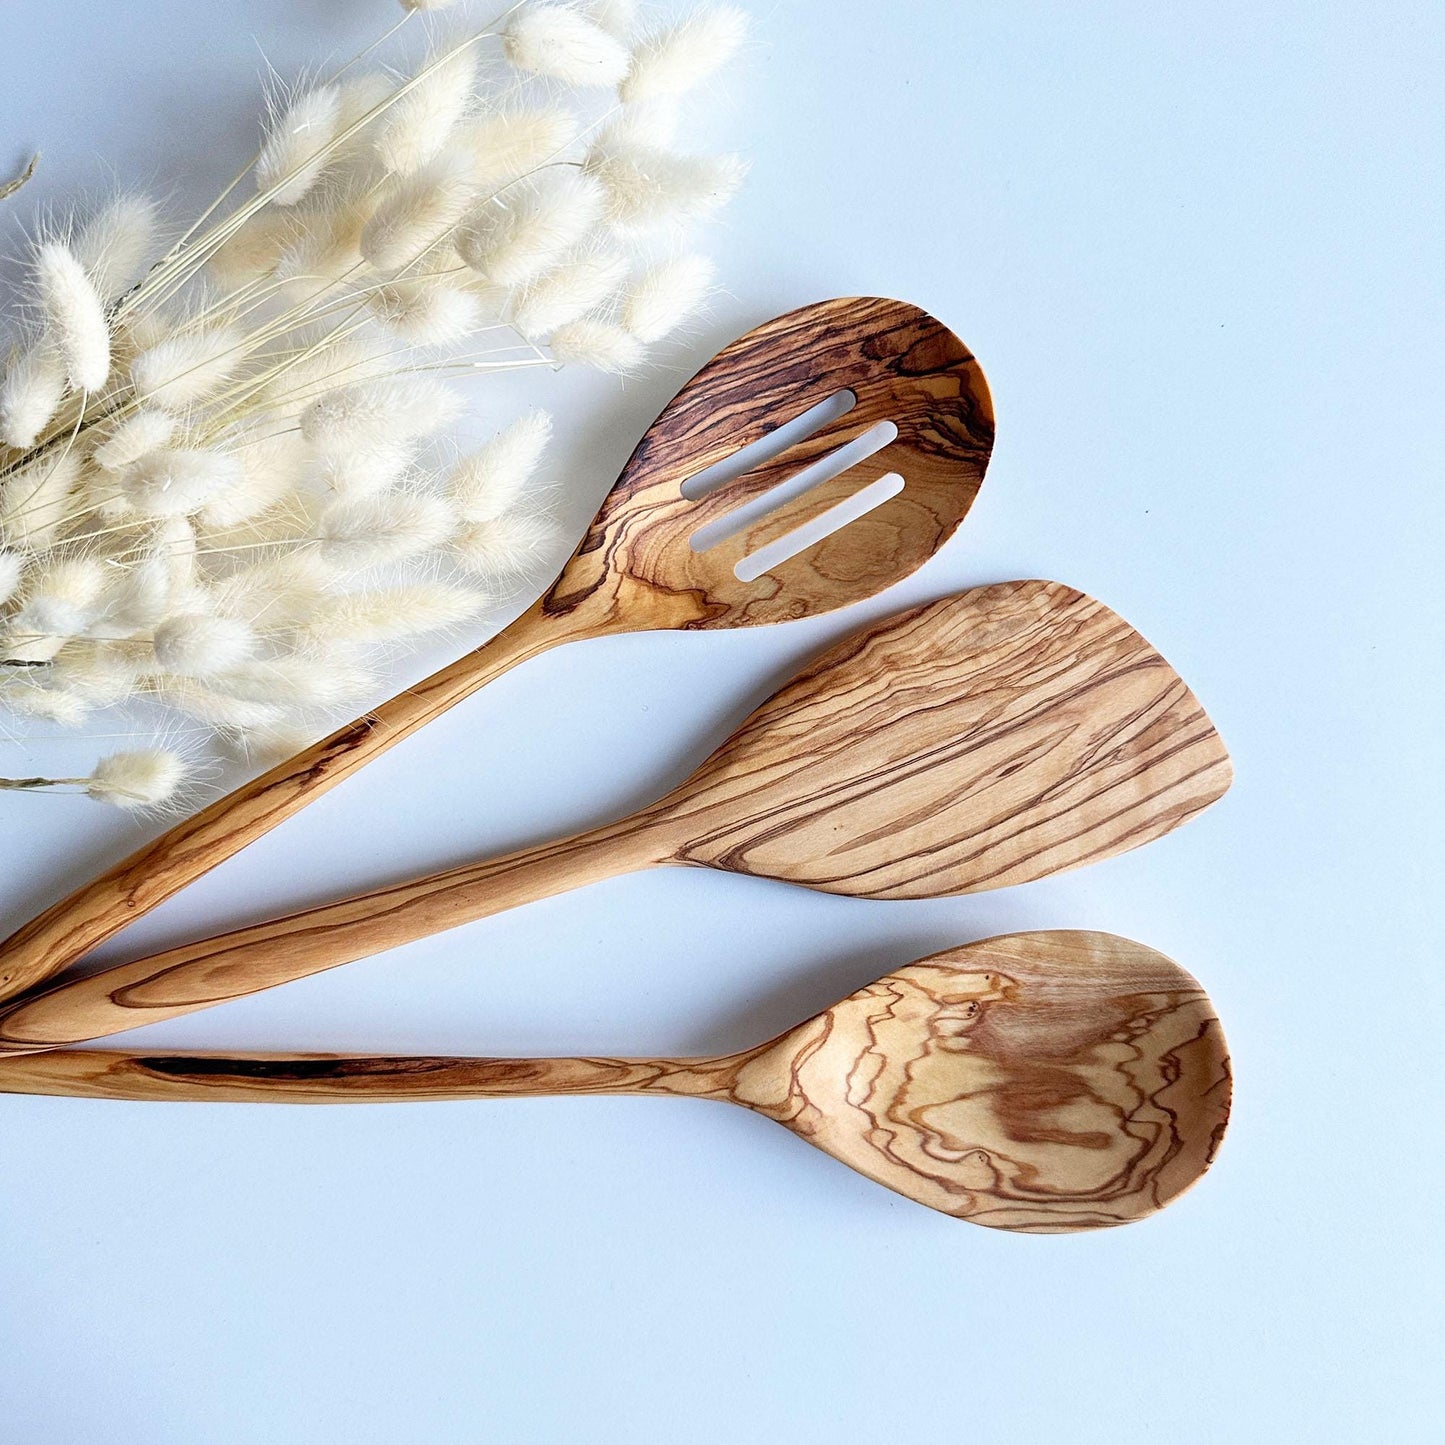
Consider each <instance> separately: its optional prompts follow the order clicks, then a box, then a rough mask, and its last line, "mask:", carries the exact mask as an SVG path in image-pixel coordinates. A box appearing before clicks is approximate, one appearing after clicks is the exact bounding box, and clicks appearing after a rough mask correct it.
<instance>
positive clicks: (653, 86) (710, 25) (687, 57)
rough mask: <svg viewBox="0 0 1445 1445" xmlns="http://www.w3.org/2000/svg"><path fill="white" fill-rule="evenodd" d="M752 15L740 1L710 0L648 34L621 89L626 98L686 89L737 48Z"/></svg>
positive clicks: (653, 96)
mask: <svg viewBox="0 0 1445 1445" xmlns="http://www.w3.org/2000/svg"><path fill="white" fill-rule="evenodd" d="M747 33H748V17H747V15H746V14H744V12H743V11H741V10H739V9H738V8H737V7H736V6H735V5H709V6H708V7H706V8H705V9H703V10H699V11H698V12H697V13H696V14H695V15H690V16H688V17H687V19H685V20H681V21H679V22H678V23H677V24H676V25H670V26H668V27H667V28H666V29H664V30H660V31H657V32H655V33H653V34H651V35H648V36H646V37H645V38H644V39H643V40H642V42H641V43H640V44H639V45H638V46H637V47H636V48H635V49H634V50H633V52H632V63H631V65H630V66H629V68H628V71H627V75H626V77H625V78H624V79H623V81H622V84H621V86H620V87H619V91H618V93H619V94H620V96H621V97H622V100H623V102H624V103H629V104H630V103H631V102H633V101H639V100H655V99H656V98H657V97H659V96H668V95H681V94H683V92H685V91H688V90H691V89H692V88H693V86H695V85H697V84H698V83H699V82H700V81H702V80H705V79H706V78H707V77H708V76H709V75H711V74H713V72H714V71H716V70H718V69H719V68H720V67H722V66H723V65H726V64H727V62H728V61H729V60H731V59H732V57H733V56H734V55H735V54H736V53H737V50H738V47H739V46H741V45H742V43H743V41H744V39H745V38H746V37H747Z"/></svg>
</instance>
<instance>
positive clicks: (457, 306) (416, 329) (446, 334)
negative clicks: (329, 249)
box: [367, 276, 487, 346]
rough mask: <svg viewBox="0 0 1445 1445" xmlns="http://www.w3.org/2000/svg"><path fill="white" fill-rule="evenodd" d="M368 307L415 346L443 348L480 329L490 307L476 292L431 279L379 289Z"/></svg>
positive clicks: (415, 279)
mask: <svg viewBox="0 0 1445 1445" xmlns="http://www.w3.org/2000/svg"><path fill="white" fill-rule="evenodd" d="M367 304H368V305H369V306H370V307H371V309H372V311H373V312H374V313H375V314H376V317H377V319H378V320H379V321H380V322H381V323H382V324H383V325H384V326H386V327H387V328H388V329H390V330H391V331H393V332H394V333H395V334H396V335H397V336H399V337H400V338H401V339H402V340H403V341H406V342H409V343H410V344H411V345H413V346H443V345H446V344H447V343H448V342H453V341H460V340H462V338H463V337H466V336H470V335H471V334H472V333H473V332H474V331H477V330H479V329H480V328H481V326H482V325H483V323H484V322H485V320H486V317H487V307H486V303H485V302H484V301H483V299H482V298H481V297H480V296H479V295H477V293H476V292H475V291H468V290H466V289H464V288H463V287H460V286H452V285H449V284H448V283H446V282H445V281H438V280H434V279H432V278H431V277H428V276H409V277H402V278H400V279H399V280H396V281H390V282H388V283H387V284H386V285H384V286H378V287H377V288H376V290H375V291H373V292H372V293H371V296H370V297H369V299H368V302H367Z"/></svg>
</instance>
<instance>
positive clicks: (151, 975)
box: [0, 814, 666, 1053]
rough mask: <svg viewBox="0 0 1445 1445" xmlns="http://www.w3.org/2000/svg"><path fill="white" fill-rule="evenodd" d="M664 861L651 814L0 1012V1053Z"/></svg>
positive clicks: (160, 958) (264, 982)
mask: <svg viewBox="0 0 1445 1445" xmlns="http://www.w3.org/2000/svg"><path fill="white" fill-rule="evenodd" d="M665 858H666V845H665V844H664V843H663V842H662V841H661V838H660V835H659V833H658V832H657V830H656V829H655V828H653V827H651V826H649V822H648V820H647V815H645V814H644V815H641V816H640V820H637V819H628V820H626V821H624V822H621V823H610V824H608V825H606V826H605V827H602V828H597V829H594V830H592V831H591V832H588V833H582V834H579V835H578V836H577V837H575V838H567V839H564V840H562V841H561V842H558V843H545V844H542V845H540V846H538V847H535V848H527V849H523V850H522V851H521V852H518V853H510V854H508V855H507V856H505V857H502V858H491V859H488V860H487V861H485V862H482V863H472V864H468V865H467V866H466V867H463V868H453V869H451V870H449V871H448V872H445V873H437V874H433V875H432V876H431V877H428V878H418V879H414V880H412V881H411V882H408V883H399V884H396V885H394V886H392V887H390V888H382V889H379V890H377V891H375V892H373V893H366V894H361V895H358V896H357V897H354V898H347V899H343V900H342V901H341V902H339V903H329V904H326V905H325V906H324V907H321V908H313V909H309V910H308V911H306V912H303V913H294V914H292V915H291V916H290V917H288V918H278V919H273V920H271V921H270V922H268V923H260V924H257V925H255V926H254V927H252V928H242V929H239V930H237V931H236V932H234V933H226V934H222V935H220V936H218V937H216V938H205V939H201V940H200V941H199V942H197V943H187V944H183V945H182V946H181V947H179V948H173V949H170V950H169V951H167V952H165V953H159V954H155V955H153V956H152V957H150V958H143V959H140V960H138V961H137V962H135V963H124V964H121V965H119V966H118V967H115V968H109V969H105V970H104V971H102V972H100V973H96V974H91V975H90V976H89V977H88V978H79V979H75V980H73V981H72V982H69V983H63V984H58V985H56V987H54V988H52V989H49V990H47V991H46V992H44V993H42V994H39V995H35V996H31V997H27V998H22V999H19V1000H17V1001H15V1002H13V1003H11V1004H9V1005H7V1006H5V1007H4V1008H0V1053H29V1052H33V1051H35V1050H37V1049H48V1048H55V1047H57V1046H59V1045H63V1044H73V1043H82V1042H84V1041H85V1040H87V1039H98V1038H105V1037H107V1036H108V1035H110V1034H114V1033H120V1032H121V1031H122V1030H124V1029H133V1028H139V1027H140V1026H141V1025H142V1024H149V1023H157V1022H159V1021H160V1020H161V1019H169V1018H175V1017H177V1016H178V1015H180V1014H185V1013H192V1012H194V1011H195V1010H197V1009H203V1008H210V1007H212V1006H213V1005H215V1004H218V1003H225V1002H226V1001H227V1000H229V999H235V998H242V997H244V996H245V995H246V994H250V993H258V992H260V990H262V989H266V988H273V987H275V986H276V985H277V984H281V983H289V982H290V981H291V980H293V979H298V978H307V977H309V976H310V975H311V974H313V973H321V972H323V971H324V970H326V969H328V968H335V967H336V966H337V965H338V964H342V963H349V962H351V960H353V959H357V958H366V957H368V956H369V955H371V954H373V953H382V952H384V951H385V950H386V949H389V948H397V947H399V946H400V945H401V944H403V943H410V942H412V941H413V940H415V939H418V938H425V937H426V936H427V935H428V934H432V933H439V932H441V931H442V930H444V929H448V928H455V927H457V926H458V925H459V924H462V923H468V922H470V921H471V920H473V919H476V918H486V917H488V916H490V915H491V914H493V913H501V912H504V911H505V910H506V909H508V908H515V907H517V906H518V905H519V904H522V903H531V902H533V901H535V900H536V899H539V898H548V897H551V896H552V895H553V894H556V893H564V892H567V891H568V890H570V889H573V888H580V887H582V886H583V885H584V884H587V883H594V882H596V881H598V880H599V879H602V878H610V877H612V876H614V875H616V874H618V873H627V872H631V871H632V870H634V869H636V868H644V867H647V866H648V865H649V864H652V863H661V862H663V861H665Z"/></svg>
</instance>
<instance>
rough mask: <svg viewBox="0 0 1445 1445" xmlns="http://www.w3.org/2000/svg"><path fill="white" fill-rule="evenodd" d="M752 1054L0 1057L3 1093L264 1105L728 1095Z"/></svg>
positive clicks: (85, 1053)
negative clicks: (641, 1056) (559, 1096)
mask: <svg viewBox="0 0 1445 1445" xmlns="http://www.w3.org/2000/svg"><path fill="white" fill-rule="evenodd" d="M747 1057H748V1056H746V1055H738V1056H736V1057H728V1058H719V1059H469V1058H436V1057H427V1056H422V1057H394V1056H388V1055H370V1056H341V1055H336V1054H290V1055H282V1054H269V1055H268V1054H240V1055H236V1054H229V1055H221V1054H196V1053H184V1054H155V1053H150V1054H146V1053H127V1052H124V1051H121V1050H112V1049H57V1050H54V1051H53V1052H51V1053H46V1054H31V1055H30V1056H28V1057H26V1058H6V1059H0V1094H49V1095H56V1096H63V1097H66V1098H73V1099H128V1100H153V1101H158V1102H161V1103H171V1102H186V1101H194V1102H216V1101H220V1102H226V1103H263V1104H396V1103H406V1102H409V1101H413V1100H415V1101H419V1102H426V1101H428V1100H432V1101H434V1100H439V1099H500V1098H509V1097H526V1096H536V1095H546V1094H679V1095H689V1096H692V1097H703V1098H717V1099H726V1098H728V1097H729V1095H730V1088H731V1085H732V1084H733V1082H734V1080H735V1079H736V1075H737V1070H738V1068H739V1066H740V1065H741V1064H743V1063H745V1062H746V1060H747Z"/></svg>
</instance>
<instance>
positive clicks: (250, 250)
mask: <svg viewBox="0 0 1445 1445" xmlns="http://www.w3.org/2000/svg"><path fill="white" fill-rule="evenodd" d="M300 224H301V220H300V218H299V217H298V216H297V214H296V212H295V211H273V210H264V211H258V212H257V213H256V214H255V215H254V216H252V217H250V218H249V219H248V220H247V221H246V222H245V223H244V224H243V225H241V226H240V227H238V228H237V229H236V230H235V231H233V232H232V233H231V235H230V236H229V237H228V238H227V239H226V241H225V242H223V243H222V244H221V245H220V246H218V247H217V248H216V250H215V251H214V252H212V254H211V257H210V260H209V261H208V262H207V263H206V272H207V275H209V276H210V277H211V279H212V280H214V281H215V283H216V285H217V286H219V287H220V288H221V289H222V290H223V291H227V292H229V291H238V290H240V289H241V288H242V287H244V286H250V285H253V284H254V283H256V282H257V281H262V280H264V279H265V278H266V277H268V276H270V275H272V274H273V273H274V272H275V270H276V267H277V266H278V265H280V263H281V258H282V256H283V255H285V254H286V251H287V249H288V248H289V247H291V246H294V245H295V243H296V240H297V237H298V234H299V232H298V226H299V225H300Z"/></svg>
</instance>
